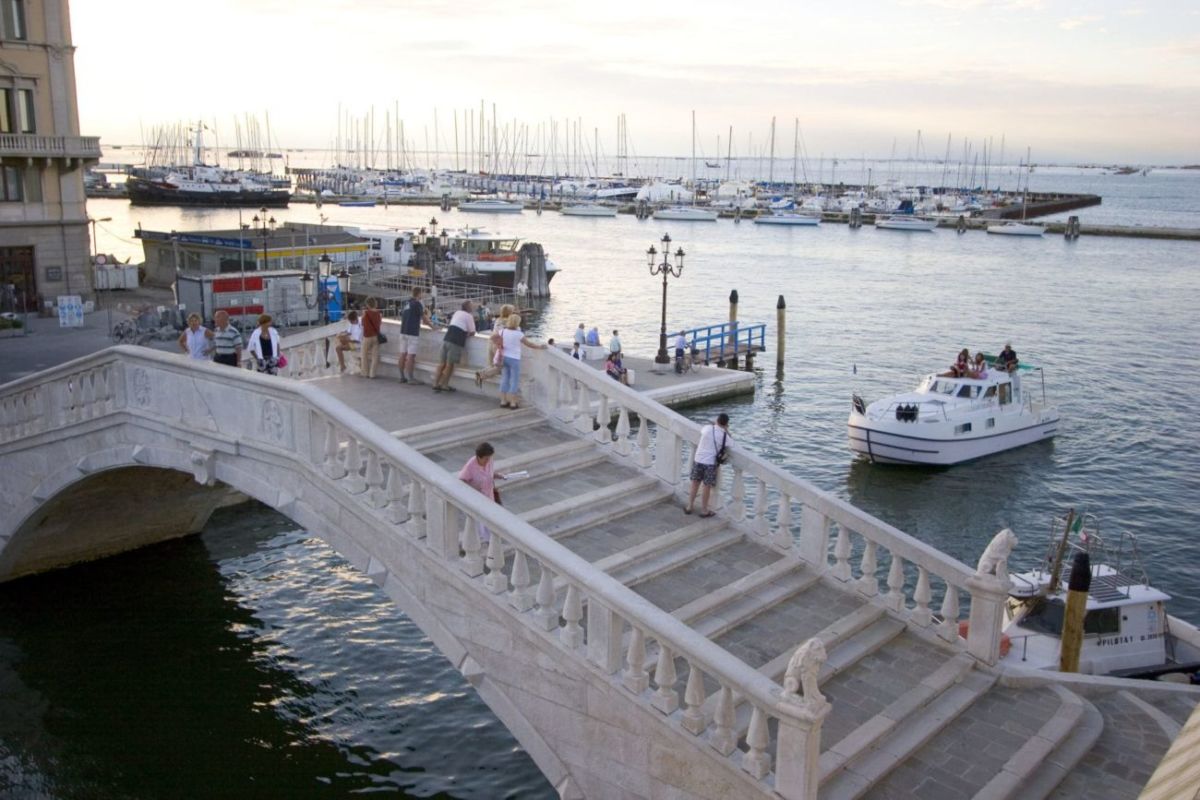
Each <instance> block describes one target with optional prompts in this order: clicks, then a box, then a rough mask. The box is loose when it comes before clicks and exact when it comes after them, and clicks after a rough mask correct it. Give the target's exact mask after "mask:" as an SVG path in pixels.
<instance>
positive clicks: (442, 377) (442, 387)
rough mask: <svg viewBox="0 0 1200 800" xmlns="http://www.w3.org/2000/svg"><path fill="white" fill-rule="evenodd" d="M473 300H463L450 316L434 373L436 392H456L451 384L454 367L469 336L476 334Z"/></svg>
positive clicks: (434, 388)
mask: <svg viewBox="0 0 1200 800" xmlns="http://www.w3.org/2000/svg"><path fill="white" fill-rule="evenodd" d="M471 309H472V306H471V301H470V300H463V301H462V306H461V307H460V308H459V309H458V311H455V312H454V314H453V316H451V317H450V325H449V326H448V327H447V328H446V332H445V334H443V336H442V351H441V354H440V356H439V359H438V368H437V372H435V373H434V375H433V390H434V391H435V392H456V391H458V390H457V389H455V388H454V387H453V386H451V385H450V379H451V378H452V377H454V368H455V367H457V366H458V362H459V361H461V360H462V354H463V348H465V347H466V346H467V337H469V336H474V335H475V317H474V316H472V315H471Z"/></svg>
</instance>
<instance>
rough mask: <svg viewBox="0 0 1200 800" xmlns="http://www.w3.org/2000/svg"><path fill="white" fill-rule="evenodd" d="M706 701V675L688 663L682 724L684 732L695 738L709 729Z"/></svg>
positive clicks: (693, 664)
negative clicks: (705, 714) (706, 716)
mask: <svg viewBox="0 0 1200 800" xmlns="http://www.w3.org/2000/svg"><path fill="white" fill-rule="evenodd" d="M704 700H705V697H704V673H702V672H701V671H700V669H699V668H698V667H697V666H696V664H695V662H688V679H687V686H685V687H684V689H683V704H684V709H683V720H682V721H681V724H682V725H683V728H684V730H686V731H687V732H688V733H690V734H692V735H693V736H699V735H700V734H702V733H704V729H705V728H706V727H708V723H707V721H706V720H705V719H704Z"/></svg>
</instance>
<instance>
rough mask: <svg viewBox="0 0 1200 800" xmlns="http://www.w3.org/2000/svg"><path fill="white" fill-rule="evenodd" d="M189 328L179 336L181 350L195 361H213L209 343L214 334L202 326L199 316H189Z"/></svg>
mask: <svg viewBox="0 0 1200 800" xmlns="http://www.w3.org/2000/svg"><path fill="white" fill-rule="evenodd" d="M187 323H188V326H187V327H186V328H184V331H183V333H181V334H179V349H180V350H182V351H183V352H184V353H186V354H187V357H188V358H190V359H192V360H194V361H211V360H212V351H213V348H212V344H211V343H210V342H209V341H208V340H209V339H211V338H212V333H211V332H210V331H209V330H208V328H205V327H204V326H203V325H201V324H200V315H199V314H189V315H188V320H187Z"/></svg>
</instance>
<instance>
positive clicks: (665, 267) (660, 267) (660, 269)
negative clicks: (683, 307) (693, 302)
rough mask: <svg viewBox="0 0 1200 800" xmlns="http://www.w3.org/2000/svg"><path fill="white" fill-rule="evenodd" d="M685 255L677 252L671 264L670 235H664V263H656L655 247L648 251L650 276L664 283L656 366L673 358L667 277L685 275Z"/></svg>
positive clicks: (668, 362) (656, 252)
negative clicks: (669, 346) (669, 347)
mask: <svg viewBox="0 0 1200 800" xmlns="http://www.w3.org/2000/svg"><path fill="white" fill-rule="evenodd" d="M683 255H684V253H683V248H682V247H680V248H679V249H678V250H676V251H675V263H674V264H672V263H671V236H670V234H663V238H662V263H656V262H657V260H658V251H657V250H655V249H654V245H650V249H649V250H647V251H646V262H647V263H648V264H649V266H650V274H651V275H662V281H663V295H662V328H661V329H660V330H659V334H658V355H656V356H655V357H654V363H655V364H670V363H671V357H670V356H668V355H667V276H668V275H670V276H672V277H674V278H678V277H679V276H681V275H682V274H683Z"/></svg>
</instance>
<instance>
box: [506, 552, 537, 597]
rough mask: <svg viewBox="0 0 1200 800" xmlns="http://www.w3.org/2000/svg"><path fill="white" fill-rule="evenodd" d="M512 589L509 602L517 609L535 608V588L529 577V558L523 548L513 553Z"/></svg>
mask: <svg viewBox="0 0 1200 800" xmlns="http://www.w3.org/2000/svg"><path fill="white" fill-rule="evenodd" d="M510 583H511V585H512V591H511V592H509V593H508V602H509V605H511V606H512V607H513V608H515V609H516V610H517V611H521V612H524V611H528V610H529V609H531V608H533V589H531V588H529V585H530V583H531V580H530V577H529V560H528V559H527V558H526V557H525V553H524V551H522V550H517V551H516V552H515V553H514V554H513V568H512V580H511V582H510Z"/></svg>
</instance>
